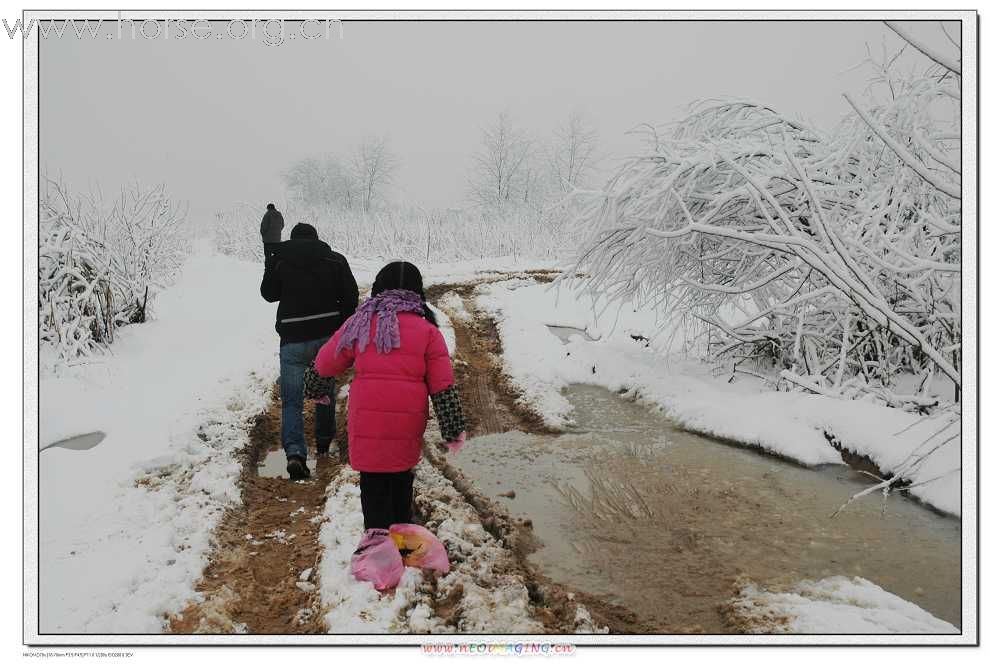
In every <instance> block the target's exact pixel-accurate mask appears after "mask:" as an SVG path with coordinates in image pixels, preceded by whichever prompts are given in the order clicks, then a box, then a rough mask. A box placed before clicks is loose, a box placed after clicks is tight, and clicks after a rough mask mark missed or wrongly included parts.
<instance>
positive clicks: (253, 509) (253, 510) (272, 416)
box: [167, 389, 346, 634]
mask: <svg viewBox="0 0 1000 665" xmlns="http://www.w3.org/2000/svg"><path fill="white" fill-rule="evenodd" d="M343 406H344V405H343V403H342V402H339V403H338V413H337V439H338V441H345V440H346V438H345V432H344V423H345V422H346V421H345V418H344V409H343ZM312 422H313V414H312V409H311V408H309V407H307V408H306V410H305V432H307V444H308V445H309V447H310V453H309V454H310V457H312V456H313V451H315V442H314V441H311V440H310V439H311V436H310V434H309V433H311V432H312ZM280 447H281V402H280V399H279V398H278V394H277V389H275V391H274V394H273V397H272V400H271V403H270V405H269V407H268V409H267V411H265V412H264V413H262V414H260V415H259V416H257V418H256V419H255V421H254V422H253V425H252V428H251V431H250V441H249V443H248V444H247V446H246V447H245V448H244V449H243V450H242V451H240V453H239V455H238V456H239V458H240V461H241V462H242V464H243V469H242V472H241V474H240V481H239V484H240V490H241V495H242V502H241V505H239V506H236V507H234V508H232V509H230V510H229V511H227V513H226V514H225V516H224V517H223V519H222V522H221V524H220V525H219V527H218V528H217V529H216V531H215V534H214V539H215V544H214V546H213V549H212V553H211V554H210V556H209V562H208V565H207V566H206V568H205V570H204V572H203V574H202V578H201V580H200V581H199V582H198V583H197V584H196V586H195V590H196V591H197V592H198V593H199V594H200V595H201V597H202V600H201V601H200V602H196V603H192V604H190V605H188V607H186V608H184V610H183V611H182V612H180V613H178V614H176V615H174V616H171V617H168V619H169V626H168V629H167V632H170V633H177V634H190V633H201V634H231V633H251V634H317V633H326V632H327V630H326V625H325V622H324V619H323V612H322V607H321V602H320V598H319V590H318V584H317V571H318V569H319V568H318V564H319V559H320V556H321V554H322V552H321V550H320V547H319V543H318V535H319V529H320V526H321V523H322V516H323V510H324V507H325V504H326V487H327V485H328V484H329V482H330V480H331V479H332V478H333V477H334V475H335V474H336V473H337V471H338V470H339V469H340V464H338V463H337V462H336V461H335V460H334V459H333V458H329V457H328V458H323V459H321V460H317V467H316V470H315V471H314V473H313V475H312V477H311V478H310V479H309V480H307V481H299V482H292V481H290V480H289V479H288V478H287V477H283V478H264V477H259V476H258V475H257V466H258V464H259V463H261V462H262V461H263V459H264V456H265V455H267V453H268V452H269V451H271V450H276V449H280ZM310 569H311V572H310V573H309V574H305V573H306V571H310Z"/></svg>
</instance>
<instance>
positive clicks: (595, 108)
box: [39, 21, 957, 222]
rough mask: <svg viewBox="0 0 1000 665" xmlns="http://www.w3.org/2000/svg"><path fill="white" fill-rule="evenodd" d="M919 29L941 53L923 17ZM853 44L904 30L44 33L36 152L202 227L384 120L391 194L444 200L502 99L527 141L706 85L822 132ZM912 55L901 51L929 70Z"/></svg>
mask: <svg viewBox="0 0 1000 665" xmlns="http://www.w3.org/2000/svg"><path fill="white" fill-rule="evenodd" d="M952 25H953V26H956V25H957V24H952ZM216 26H217V27H216V30H217V32H220V33H221V31H222V30H223V29H224V26H225V24H224V23H221V24H216ZM288 29H291V28H288ZM108 32H109V33H111V32H113V30H112V29H110V28H109V30H108ZM315 32H319V28H316V30H315ZM915 32H918V33H919V34H921V35H926V36H927V38H928V39H930V40H931V41H933V42H934V43H935V44H936V45H938V46H939V47H940V48H942V50H944V49H949V50H948V51H947V52H952V53H953V52H954V49H953V47H952V46H951V45H950V44H949V43H948V42H947V41H946V40H945V39H944V37H943V35H942V34H941V32H940V28H939V27H938V26H937V24H936V23H935V24H922V25H918V26H916V27H915ZM952 32H953V34H956V33H957V28H954V29H953V31H952ZM126 37H127V34H126ZM866 43H868V44H869V45H870V46H871V47H872V49H873V52H875V53H877V54H880V53H881V50H882V47H883V43H884V44H886V45H887V46H888V47H889V48H890V50H893V51H894V50H895V49H898V48H899V46H900V45H901V44H902V42H901V40H900V39H899V38H898V37H897V36H896V35H895V34H894V33H892V32H891V31H889V30H888V29H887V28H886V27H884V26H883V25H882V24H881V23H877V22H789V21H785V22H602V23H596V22H517V23H514V22H411V23H404V22H400V23H388V22H361V23H357V22H350V23H345V24H343V38H342V39H341V38H340V37H339V35H338V33H337V31H336V29H335V30H334V31H333V32H332V34H331V37H330V38H329V39H326V38H325V37H324V38H319V39H314V40H302V39H298V40H294V39H286V40H285V41H284V43H283V44H282V45H280V46H267V45H265V44H264V43H263V41H262V39H261V38H260V37H259V36H258V39H257V40H256V41H251V40H249V39H244V40H242V41H235V40H231V39H228V38H227V39H205V40H197V39H191V38H188V39H186V40H184V41H180V40H177V39H175V38H174V39H169V40H167V39H155V40H146V39H141V38H137V39H135V40H132V39H129V38H126V39H122V40H118V39H100V38H98V39H92V38H84V39H79V38H77V37H76V36H74V35H69V36H64V37H63V38H62V39H55V38H51V37H50V38H48V39H42V40H41V46H40V52H39V68H40V69H39V77H40V78H39V87H40V95H41V96H40V106H39V112H40V141H41V146H40V148H41V151H40V163H41V166H42V168H43V170H47V171H48V173H49V174H50V175H58V174H62V176H63V177H64V178H65V179H66V180H67V182H68V183H69V184H70V185H72V186H73V187H74V188H77V189H86V188H87V187H88V186H91V185H96V184H100V185H101V186H103V187H104V188H105V189H112V190H113V189H114V188H116V187H118V186H119V185H120V184H121V183H123V182H126V181H129V180H131V179H133V178H138V179H139V180H141V181H142V182H144V183H149V184H153V183H159V182H165V183H166V184H167V186H168V188H169V190H170V191H171V192H172V193H173V195H174V196H175V197H177V198H181V199H188V200H190V203H191V215H192V217H194V218H195V220H196V221H201V220H204V221H206V222H207V221H209V220H210V219H211V214H212V213H213V212H214V211H215V210H219V209H222V208H226V207H228V206H230V205H232V204H234V203H237V202H244V201H245V202H253V203H256V202H260V207H261V209H262V210H263V205H264V203H265V202H266V201H268V200H275V201H280V200H281V199H282V198H283V188H282V183H281V178H280V173H281V171H282V170H283V169H284V168H286V167H287V166H288V164H289V163H290V162H292V161H293V160H295V159H297V158H299V157H303V156H306V155H309V154H317V153H328V152H332V153H346V152H347V151H348V150H349V149H350V148H351V147H352V146H353V145H354V144H355V143H356V142H357V141H358V140H359V139H360V138H361V137H362V136H364V135H366V134H380V135H381V134H386V135H387V136H388V140H389V143H390V146H391V148H392V150H393V152H394V153H395V154H396V155H397V157H398V158H399V160H400V168H399V171H398V173H397V176H396V187H395V188H394V192H393V199H394V200H396V201H399V202H403V203H407V204H412V205H415V206H425V207H444V206H460V205H462V204H463V203H464V196H465V193H466V191H467V180H466V174H467V172H468V170H469V165H470V160H471V155H472V153H473V152H474V151H475V149H476V148H477V146H478V141H479V133H480V129H481V127H483V126H484V125H486V124H488V123H489V122H490V121H491V120H493V119H495V117H496V114H497V113H498V112H500V111H501V110H508V111H509V112H510V114H511V116H512V117H513V120H514V122H515V124H516V125H518V126H520V127H522V128H524V129H526V130H528V131H529V132H530V133H532V134H533V135H535V136H536V137H538V138H543V139H544V138H547V136H548V135H549V133H550V132H551V130H552V127H553V125H554V124H555V123H557V122H559V121H560V120H563V119H565V117H566V116H567V115H568V114H569V113H571V112H573V111H578V112H580V113H582V114H584V116H585V117H586V118H587V119H588V120H589V122H590V123H591V124H592V125H593V126H594V127H595V128H596V129H597V130H598V131H599V133H600V141H601V152H602V154H604V155H608V156H615V155H621V154H623V153H628V151H629V150H630V149H631V148H632V147H633V146H634V145H635V139H634V138H632V137H629V136H627V135H626V132H627V131H628V130H629V129H631V128H633V127H634V126H636V125H638V124H640V123H663V122H668V121H671V120H674V119H677V118H679V117H680V116H681V115H682V112H683V108H684V107H685V106H686V105H687V104H689V103H691V102H692V101H695V100H696V99H699V98H706V97H722V96H724V97H746V98H751V99H755V100H758V101H762V102H766V103H768V104H769V105H771V106H773V107H775V108H777V109H778V110H780V111H782V112H784V113H786V114H789V115H791V116H793V117H797V118H801V119H806V120H809V121H811V122H813V123H815V124H817V125H819V126H820V127H822V128H831V127H832V126H833V125H834V123H835V122H836V120H837V119H838V118H839V117H840V116H841V115H842V114H844V113H845V112H847V110H849V109H848V107H847V104H846V102H845V101H844V100H843V99H842V98H841V96H840V95H841V93H842V92H844V91H851V92H862V91H863V90H864V88H865V85H866V81H867V78H868V76H869V73H868V71H866V70H865V69H864V68H859V69H857V70H855V71H852V72H848V71H847V70H849V69H850V68H851V67H853V66H854V65H857V64H858V63H859V62H860V61H861V60H863V59H864V58H865V55H866V51H865V44H866ZM909 56H910V54H909V53H908V54H907V57H909ZM919 58H920V56H914V57H912V58H910V59H909V60H906V58H904V59H903V62H904V64H905V66H910V67H913V66H919V67H926V66H927V64H928V62H927V61H926V60H920V59H919Z"/></svg>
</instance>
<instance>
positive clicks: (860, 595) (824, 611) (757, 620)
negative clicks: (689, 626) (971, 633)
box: [729, 577, 959, 635]
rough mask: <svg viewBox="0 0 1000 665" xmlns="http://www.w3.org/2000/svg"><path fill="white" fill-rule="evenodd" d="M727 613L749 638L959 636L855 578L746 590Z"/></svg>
mask: <svg viewBox="0 0 1000 665" xmlns="http://www.w3.org/2000/svg"><path fill="white" fill-rule="evenodd" d="M729 609H730V611H731V612H732V613H733V614H734V615H735V616H736V617H737V618H738V620H739V622H740V624H741V626H742V628H743V629H744V630H746V632H749V633H800V634H807V635H808V634H817V633H840V634H855V635H863V634H876V633H883V634H884V633H896V634H902V635H906V634H917V633H930V634H957V633H958V632H959V630H958V629H957V628H956V627H955V626H953V625H951V624H950V623H948V622H947V621H942V620H941V619H938V618H937V617H935V616H934V615H933V614H930V613H929V612H927V611H925V610H923V609H921V608H920V607H918V606H916V605H914V604H913V603H911V602H909V601H906V600H903V599H902V598H900V597H899V596H896V595H895V594H892V593H889V592H888V591H886V590H885V589H883V588H882V587H880V586H878V585H877V584H873V583H872V582H869V581H868V580H866V579H863V578H860V577H854V578H847V577H828V578H826V579H822V580H817V581H809V580H806V581H803V582H800V583H798V584H796V585H795V586H794V587H793V588H792V589H790V590H788V591H783V592H777V591H766V590H762V589H760V588H758V587H757V586H754V585H746V586H744V587H743V588H742V589H741V590H740V594H739V595H738V596H737V597H736V598H734V599H733V600H732V602H731V603H730V604H729Z"/></svg>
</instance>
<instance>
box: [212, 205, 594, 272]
mask: <svg viewBox="0 0 1000 665" xmlns="http://www.w3.org/2000/svg"><path fill="white" fill-rule="evenodd" d="M278 207H279V209H280V210H281V213H282V215H283V216H284V218H285V229H284V234H283V237H284V238H286V239H287V238H288V234H289V232H290V231H291V228H292V227H293V226H294V225H295V224H296V223H298V222H305V223H308V224H312V225H313V226H315V227H316V230H317V232H318V233H319V237H320V239H321V240H324V241H325V242H327V243H329V244H330V246H331V247H333V248H334V249H335V250H337V251H338V252H342V253H344V254H345V255H347V256H348V257H364V258H371V259H375V258H379V259H393V258H398V259H406V260H410V261H414V262H433V261H452V260H460V259H477V258H486V257H512V258H517V257H521V256H529V257H535V258H537V257H558V256H562V255H567V254H568V253H569V252H570V251H572V249H573V248H574V246H573V244H572V238H571V237H568V234H566V233H565V231H564V229H565V226H564V224H565V223H566V222H565V221H561V218H560V217H557V216H555V215H551V214H546V213H539V212H537V211H534V210H522V209H511V210H504V211H500V212H495V211H481V210H444V211H425V210H404V209H401V208H397V207H392V206H384V207H382V208H379V209H376V210H373V211H371V212H368V213H365V212H364V211H362V210H358V209H350V208H346V207H342V206H338V205H327V206H306V205H303V204H296V203H286V204H284V206H282V205H279V206H278ZM262 215H263V205H262V204H257V205H250V204H243V205H240V206H237V207H235V208H232V209H229V210H225V211H221V212H218V213H216V218H215V227H214V233H215V243H216V246H217V247H218V248H219V251H221V252H223V253H226V254H231V255H233V256H238V257H240V258H245V259H253V260H261V261H262V260H263V246H262V243H261V238H260V232H259V227H260V218H261V216H262Z"/></svg>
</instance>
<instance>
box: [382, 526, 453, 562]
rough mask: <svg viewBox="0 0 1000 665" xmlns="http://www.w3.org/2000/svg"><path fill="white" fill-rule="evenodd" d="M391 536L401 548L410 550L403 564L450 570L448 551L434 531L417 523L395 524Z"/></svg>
mask: <svg viewBox="0 0 1000 665" xmlns="http://www.w3.org/2000/svg"><path fill="white" fill-rule="evenodd" d="M389 536H390V537H391V538H392V540H393V541H395V543H396V547H398V548H399V549H401V550H409V554H407V555H406V556H405V557H403V565H406V566H413V567H414V568H426V569H428V570H436V571H438V572H441V573H447V572H448V568H449V565H448V552H446V551H445V549H444V545H442V544H441V541H440V540H438V539H437V536H435V535H434V534H433V533H431V532H430V531H428V530H427V529H425V528H424V527H422V526H419V525H417V524H393V525H392V526H390V527H389Z"/></svg>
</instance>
